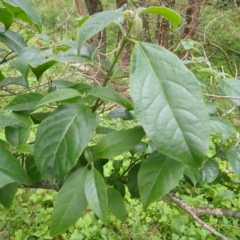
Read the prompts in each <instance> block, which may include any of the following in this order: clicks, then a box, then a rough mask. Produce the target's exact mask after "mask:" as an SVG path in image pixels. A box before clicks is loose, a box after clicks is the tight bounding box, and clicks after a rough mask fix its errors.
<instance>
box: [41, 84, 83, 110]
mask: <svg viewBox="0 0 240 240" xmlns="http://www.w3.org/2000/svg"><path fill="white" fill-rule="evenodd" d="M80 96H81V94H80V93H79V92H78V91H77V90H74V89H68V88H64V89H59V90H57V91H54V92H51V93H49V94H48V95H46V96H44V97H43V98H42V99H41V100H40V102H39V103H38V105H37V108H39V107H40V106H42V105H47V104H49V103H53V102H58V101H62V100H66V99H70V98H74V97H80Z"/></svg>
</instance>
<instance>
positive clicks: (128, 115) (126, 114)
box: [106, 107, 135, 120]
mask: <svg viewBox="0 0 240 240" xmlns="http://www.w3.org/2000/svg"><path fill="white" fill-rule="evenodd" d="M106 117H107V118H121V119H124V120H133V119H135V117H134V115H133V114H132V111H128V110H127V109H126V108H123V107H119V108H115V109H113V110H112V111H111V112H110V113H108V115H107V116H106Z"/></svg>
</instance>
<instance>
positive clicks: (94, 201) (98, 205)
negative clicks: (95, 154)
mask: <svg viewBox="0 0 240 240" xmlns="http://www.w3.org/2000/svg"><path fill="white" fill-rule="evenodd" d="M84 191H85V196H86V198H87V201H88V204H89V206H90V207H91V208H92V210H93V211H94V213H95V214H96V215H97V216H98V217H99V218H100V220H102V221H103V222H106V214H107V207H108V202H107V192H106V187H105V183H104V180H103V178H102V175H101V174H100V173H99V172H98V171H97V170H96V169H92V170H90V171H89V172H88V174H87V177H86V180H85V183H84Z"/></svg>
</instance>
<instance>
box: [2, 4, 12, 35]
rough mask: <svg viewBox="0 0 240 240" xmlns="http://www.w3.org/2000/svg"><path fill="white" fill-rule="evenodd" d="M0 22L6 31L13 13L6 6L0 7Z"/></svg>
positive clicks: (10, 23)
mask: <svg viewBox="0 0 240 240" xmlns="http://www.w3.org/2000/svg"><path fill="white" fill-rule="evenodd" d="M0 22H1V23H3V25H4V27H5V30H6V31H7V30H8V29H9V28H10V26H11V25H12V22H13V14H12V12H11V11H9V10H8V9H7V8H0Z"/></svg>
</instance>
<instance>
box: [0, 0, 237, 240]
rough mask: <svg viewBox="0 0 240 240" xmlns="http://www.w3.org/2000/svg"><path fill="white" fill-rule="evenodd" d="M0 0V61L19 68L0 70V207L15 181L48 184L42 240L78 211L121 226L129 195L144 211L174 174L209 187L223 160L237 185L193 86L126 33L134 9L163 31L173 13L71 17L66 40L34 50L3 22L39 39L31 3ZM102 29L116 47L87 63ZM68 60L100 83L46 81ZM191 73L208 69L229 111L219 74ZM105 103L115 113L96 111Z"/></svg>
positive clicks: (221, 131) (219, 120) (233, 82)
mask: <svg viewBox="0 0 240 240" xmlns="http://www.w3.org/2000/svg"><path fill="white" fill-rule="evenodd" d="M1 2H2V4H3V6H4V7H2V8H0V22H1V23H2V24H3V25H4V27H1V28H0V40H1V42H2V45H3V46H4V52H5V53H6V56H8V55H9V54H10V55H11V54H12V53H14V54H16V55H15V57H16V59H15V60H13V65H14V66H15V68H16V69H17V70H18V71H19V72H18V74H19V75H18V76H13V77H5V75H6V73H5V72H0V73H1V74H0V88H1V91H2V92H8V91H9V89H8V87H9V86H11V87H12V85H16V86H14V87H15V88H14V90H15V91H16V92H15V93H16V94H14V95H16V96H13V97H11V99H10V100H9V101H8V103H7V104H6V106H1V109H2V112H3V113H1V114H0V127H1V128H2V132H3V133H4V137H3V139H2V140H1V141H0V179H1V183H0V203H1V204H2V205H3V206H4V207H6V208H9V207H10V206H11V203H12V201H13V199H14V195H15V194H16V191H17V187H18V186H19V185H22V186H27V187H32V188H34V187H36V186H37V187H39V186H40V187H41V186H42V187H43V186H46V185H47V187H50V188H51V187H52V188H55V189H58V190H59V192H58V194H57V197H56V201H55V203H54V207H53V212H52V217H51V223H50V235H51V236H57V235H58V234H63V232H66V231H67V230H68V229H69V228H70V227H71V226H72V225H74V224H75V223H76V222H77V221H78V219H79V218H80V217H81V216H82V215H83V214H84V211H85V210H86V209H87V207H88V206H89V207H90V208H91V209H92V210H93V212H94V214H95V215H96V216H97V217H98V218H99V219H100V220H99V221H102V222H103V223H104V224H108V214H107V213H108V210H109V211H110V212H111V213H112V214H113V215H114V216H115V217H117V218H118V219H120V220H121V221H123V222H124V221H126V219H127V218H126V214H127V210H126V207H125V202H124V198H125V196H128V192H130V194H131V197H132V198H140V201H141V203H142V205H143V209H144V210H147V209H148V208H150V207H151V206H150V205H151V204H153V203H154V202H155V201H157V200H159V199H160V198H162V197H164V196H165V195H166V194H168V193H169V192H170V191H174V188H175V187H176V186H179V185H181V184H182V183H181V181H184V179H185V180H186V182H187V183H190V184H191V185H193V186H195V187H197V186H202V185H204V184H209V183H217V182H220V183H221V181H225V180H223V178H222V176H223V175H224V173H223V172H222V169H221V166H222V165H223V164H225V162H223V161H227V162H228V163H229V164H230V165H231V167H232V170H233V172H234V173H235V175H234V176H235V178H240V167H239V162H240V154H239V148H238V147H237V146H233V144H232V146H231V147H229V145H228V148H226V146H224V143H225V141H230V140H231V138H232V135H233V134H234V132H235V128H234V126H233V124H232V123H231V121H229V120H226V119H224V118H223V117H221V116H220V115H219V114H217V106H216V105H215V104H214V103H212V102H211V103H210V102H208V100H209V99H207V98H204V97H203V95H202V93H201V90H202V89H201V87H202V88H204V86H203V85H204V84H202V82H201V81H199V80H198V79H197V78H196V77H195V76H194V74H193V73H192V72H191V71H190V70H189V68H187V67H186V66H185V65H184V63H183V62H182V61H181V60H180V59H179V58H178V57H177V56H175V55H174V54H173V53H171V52H170V51H169V50H167V49H165V48H163V47H160V46H158V45H156V44H153V43H144V42H140V41H138V40H136V39H135V36H133V35H132V32H133V33H134V34H136V32H137V33H139V32H140V31H141V30H142V26H143V25H142V22H141V21H142V18H141V17H142V14H157V15H160V16H162V17H164V18H166V19H167V20H169V21H170V22H171V24H172V26H173V29H174V30H175V29H176V28H177V26H178V24H179V23H180V19H181V18H180V16H179V14H178V13H176V12H175V11H173V10H171V9H168V8H165V7H149V8H138V9H136V11H134V12H132V11H130V10H128V9H126V10H125V9H119V10H117V11H106V12H101V13H98V14H95V15H93V16H90V17H83V19H80V20H79V22H78V29H77V34H76V35H77V37H78V40H77V41H61V42H58V44H56V46H53V47H52V46H49V47H47V49H45V48H44V49H42V48H37V47H36V46H34V45H31V41H30V43H29V42H28V41H27V39H25V38H24V37H25V36H24V35H23V34H21V32H15V31H14V30H15V28H14V27H13V21H14V19H16V18H17V19H19V20H20V21H22V22H23V23H24V24H28V25H29V26H31V27H33V28H34V29H35V30H36V31H38V32H41V29H42V24H41V20H40V18H39V17H38V15H37V13H36V12H35V11H34V10H33V8H32V7H31V6H30V5H29V4H28V3H27V2H26V1H25V0H22V1H20V2H17V1H10V0H9V1H8V0H2V1H1ZM2 16H4V17H2ZM123 19H125V21H126V22H127V23H128V29H127V31H125V30H124V29H123V27H122V20H123ZM111 24H115V25H114V26H115V27H116V26H117V27H118V28H119V29H120V30H121V33H122V41H121V42H120V45H119V47H118V48H117V49H116V54H115V56H113V57H110V58H109V59H107V58H106V59H100V60H99V57H98V51H99V50H98V49H94V46H89V44H86V41H88V40H89V39H90V38H91V37H93V36H94V35H95V34H97V33H98V32H100V31H102V30H103V29H104V28H105V27H107V26H109V25H111ZM134 24H135V26H134ZM134 27H135V29H134ZM127 44H132V45H133V50H132V52H131V62H130V66H129V69H130V74H129V75H128V71H127V70H126V69H121V68H120V67H119V66H118V64H117V63H118V61H119V58H120V56H121V54H122V52H123V51H124V47H125V46H126V45H127ZM185 47H186V44H185ZM13 58H14V57H13ZM3 63H5V59H4V61H1V64H3ZM69 63H77V64H79V65H78V67H80V68H82V67H89V66H90V70H89V71H90V74H91V73H94V71H99V72H100V73H101V74H99V72H98V73H97V74H96V76H97V77H99V75H100V80H99V79H98V80H99V81H98V82H100V85H101V86H95V85H94V84H91V83H90V82H87V83H81V82H79V81H75V80H74V79H72V81H66V80H61V81H60V80H57V81H56V80H52V79H47V71H50V70H51V69H53V68H55V67H56V68H57V65H61V64H69ZM83 71H84V70H83ZM199 73H201V74H203V73H207V74H209V73H210V74H211V76H212V75H214V74H216V76H215V77H216V78H217V81H216V82H217V83H218V84H219V85H217V87H216V88H218V89H217V90H218V91H221V92H222V93H223V94H226V95H228V96H227V97H228V98H229V99H232V102H230V101H229V104H230V105H231V106H234V107H235V105H236V106H238V105H239V97H240V92H239V83H238V82H239V81H238V80H237V79H232V78H228V79H222V78H220V77H219V76H218V75H217V73H216V72H215V71H211V69H210V70H208V69H206V68H205V69H204V70H202V71H199ZM46 79H47V80H48V81H46ZM119 79H129V81H130V84H129V85H130V96H128V95H126V96H123V95H122V94H121V93H118V92H117V91H116V90H115V89H114V88H113V87H112V83H114V82H117V81H118V80H119ZM19 89H20V90H19ZM18 90H19V91H18ZM225 97H226V96H225ZM109 102H111V104H113V107H115V106H116V108H115V109H114V110H112V111H110V112H107V114H106V113H105V104H108V103H109ZM119 106H120V108H118V107H119ZM106 108H107V107H106ZM110 109H111V107H110ZM9 112H10V113H9ZM209 115H211V116H209ZM216 115H218V116H216ZM105 118H107V119H110V120H109V121H113V120H114V119H117V120H116V121H115V123H116V124H113V125H112V126H106V125H105V126H104V127H103V126H102V125H103V124H104V120H105ZM118 122H121V123H123V122H124V124H121V125H117V123H118ZM123 126H124V127H123ZM101 135H104V136H101ZM209 145H210V146H209ZM109 166H110V167H109ZM109 168H110V169H109ZM187 183H186V184H187ZM44 184H45V185H44ZM125 185H127V187H128V191H127V192H126V188H125ZM162 217H164V216H162ZM162 221H164V219H162ZM187 223H188V218H185V217H181V218H179V219H175V220H173V221H172V222H171V230H172V232H174V233H175V234H178V235H181V234H182V233H183V232H184V230H185V227H184V225H185V224H187ZM177 226H180V227H179V228H178V227H177ZM206 236H207V234H206ZM37 237H38V236H37ZM176 239H177V238H176Z"/></svg>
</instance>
